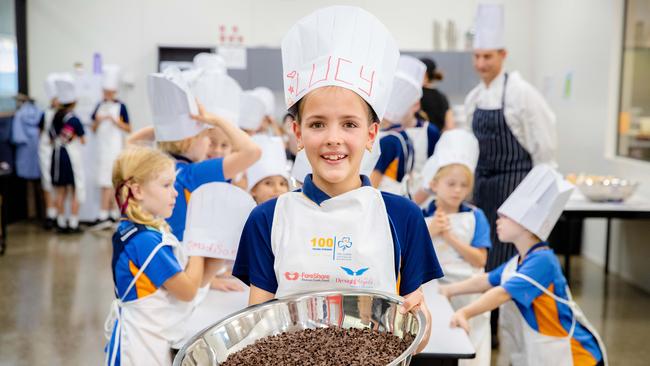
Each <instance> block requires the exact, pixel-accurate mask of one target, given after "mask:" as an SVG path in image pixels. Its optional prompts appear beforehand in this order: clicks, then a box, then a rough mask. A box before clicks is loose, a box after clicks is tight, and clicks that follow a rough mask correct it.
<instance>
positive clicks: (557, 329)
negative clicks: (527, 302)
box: [533, 284, 596, 366]
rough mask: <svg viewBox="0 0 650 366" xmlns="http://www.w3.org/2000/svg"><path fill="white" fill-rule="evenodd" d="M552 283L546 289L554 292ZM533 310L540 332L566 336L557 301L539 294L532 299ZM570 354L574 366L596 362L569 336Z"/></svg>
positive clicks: (591, 364) (585, 365)
mask: <svg viewBox="0 0 650 366" xmlns="http://www.w3.org/2000/svg"><path fill="white" fill-rule="evenodd" d="M554 286H555V285H554V284H551V285H550V286H549V287H548V290H549V291H550V292H552V293H554V291H553V290H554ZM533 311H534V313H535V318H536V319H537V327H538V330H539V332H540V333H541V334H544V335H547V336H552V337H566V336H568V335H569V333H568V332H567V331H566V330H565V329H564V327H563V326H562V323H561V322H560V316H559V313H558V308H557V303H556V302H555V299H553V298H552V297H550V296H548V295H547V294H541V295H540V296H538V297H537V298H536V299H535V300H533ZM571 354H572V355H573V364H574V365H575V366H583V365H584V366H587V365H589V366H593V365H595V364H596V360H595V359H594V357H593V356H592V355H591V353H589V351H587V350H586V349H585V348H584V347H583V346H582V345H581V344H580V342H578V341H577V340H576V339H575V338H571Z"/></svg>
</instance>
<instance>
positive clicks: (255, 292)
mask: <svg viewBox="0 0 650 366" xmlns="http://www.w3.org/2000/svg"><path fill="white" fill-rule="evenodd" d="M273 297H275V294H273V293H270V292H268V291H266V290H262V289H261V288H259V287H256V286H255V285H252V284H251V291H250V293H249V294H248V305H249V306H250V305H257V304H261V303H263V302H266V301H269V300H271V299H272V298H273Z"/></svg>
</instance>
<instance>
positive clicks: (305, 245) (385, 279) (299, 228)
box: [271, 186, 397, 297]
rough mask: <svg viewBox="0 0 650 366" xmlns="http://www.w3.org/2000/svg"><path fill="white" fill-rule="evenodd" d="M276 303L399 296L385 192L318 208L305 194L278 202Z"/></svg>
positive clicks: (359, 192) (353, 194) (367, 191)
mask: <svg viewBox="0 0 650 366" xmlns="http://www.w3.org/2000/svg"><path fill="white" fill-rule="evenodd" d="M271 248H272V250H273V254H274V255H275V263H274V269H275V275H276V278H277V280H278V289H277V291H276V293H275V296H276V297H282V296H286V295H291V294H295V293H300V292H306V291H323V290H336V289H350V288H355V289H356V288H358V289H373V290H379V291H384V292H388V293H397V281H396V277H395V254H394V246H393V239H392V234H391V231H390V223H389V219H388V214H387V212H386V206H385V204H384V200H383V198H382V196H381V192H379V191H378V190H376V189H374V188H372V187H367V186H364V187H361V188H358V189H355V190H353V191H350V192H347V193H344V194H342V195H340V196H336V197H333V198H330V199H328V200H325V201H323V202H322V203H321V205H320V206H318V205H317V204H316V203H315V202H313V201H311V200H310V199H308V198H307V197H306V196H305V195H304V194H303V193H302V192H289V193H285V194H283V195H281V196H280V197H278V201H277V203H276V207H275V213H274V215H273V228H272V229H271Z"/></svg>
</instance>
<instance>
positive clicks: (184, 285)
mask: <svg viewBox="0 0 650 366" xmlns="http://www.w3.org/2000/svg"><path fill="white" fill-rule="evenodd" d="M204 266H205V260H204V258H203V257H190V259H189V261H188V263H187V267H186V268H185V271H183V272H178V273H177V274H175V275H174V276H172V277H171V278H169V279H168V280H167V281H165V283H163V287H165V288H166V289H167V291H169V293H170V294H172V295H173V296H174V297H175V298H177V299H179V300H181V301H192V299H194V296H195V295H196V292H197V291H198V290H199V287H200V286H201V281H202V280H203V271H204Z"/></svg>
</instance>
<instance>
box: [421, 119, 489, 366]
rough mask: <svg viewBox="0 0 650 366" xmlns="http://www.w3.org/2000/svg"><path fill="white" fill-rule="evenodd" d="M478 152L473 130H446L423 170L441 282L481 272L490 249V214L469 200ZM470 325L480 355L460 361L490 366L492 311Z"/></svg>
mask: <svg viewBox="0 0 650 366" xmlns="http://www.w3.org/2000/svg"><path fill="white" fill-rule="evenodd" d="M478 155H479V154H478V141H477V140H476V137H474V135H473V134H471V133H469V132H467V131H464V130H451V131H447V132H445V133H443V134H442V137H441V138H440V140H439V141H438V144H437V145H436V149H435V151H434V153H433V156H432V157H431V158H429V160H427V162H426V164H425V166H424V168H423V170H422V175H423V178H424V180H425V182H426V185H427V188H430V189H431V190H432V191H433V192H434V193H435V195H436V198H435V201H433V202H431V203H430V204H429V206H428V207H427V208H426V209H425V210H424V216H425V218H426V219H425V220H426V221H427V224H428V227H429V234H430V235H431V241H432V242H433V246H434V247H435V249H436V255H437V256H438V260H439V261H440V265H442V268H443V270H444V271H445V277H443V278H441V279H440V283H442V284H449V283H455V282H459V281H463V280H466V279H468V278H470V277H471V276H473V275H474V274H477V273H482V272H483V267H484V266H485V261H486V260H487V251H488V249H490V247H491V242H490V225H489V223H488V221H487V218H486V217H485V214H484V213H483V211H482V210H481V209H480V208H478V207H475V206H472V205H470V204H468V203H466V202H465V200H466V199H468V198H469V196H470V195H471V193H472V186H473V184H474V169H476V163H477V162H478ZM476 298H478V296H477V295H472V296H459V297H456V298H453V299H452V300H451V305H452V307H453V308H454V309H460V308H462V307H463V306H465V305H467V304H469V303H471V302H472V301H473V300H475V299H476ZM471 325H472V329H471V331H470V339H471V340H472V344H473V345H474V348H475V349H476V357H475V358H474V359H472V360H462V361H461V363H460V364H461V365H476V366H478V365H489V364H490V317H489V314H487V313H486V314H483V315H481V316H478V317H475V318H473V319H472V320H471Z"/></svg>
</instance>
